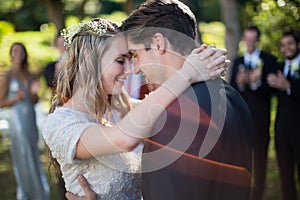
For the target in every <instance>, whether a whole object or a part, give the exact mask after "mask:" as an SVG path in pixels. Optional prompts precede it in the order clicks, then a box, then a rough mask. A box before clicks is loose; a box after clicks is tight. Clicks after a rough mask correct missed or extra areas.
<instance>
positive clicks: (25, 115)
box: [8, 77, 50, 200]
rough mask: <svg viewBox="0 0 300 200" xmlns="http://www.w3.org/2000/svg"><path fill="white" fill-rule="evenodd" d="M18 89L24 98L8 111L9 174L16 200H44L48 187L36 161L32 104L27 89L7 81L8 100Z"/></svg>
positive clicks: (47, 196)
mask: <svg viewBox="0 0 300 200" xmlns="http://www.w3.org/2000/svg"><path fill="white" fill-rule="evenodd" d="M19 88H22V90H23V91H24V94H25V98H24V99H23V100H22V101H19V102H18V103H16V104H14V105H13V106H12V107H11V108H10V117H9V125H10V139H11V149H10V151H11V158H12V162H13V170H14V174H15V178H16V181H17V199H21V200H27V199H28V200H29V199H30V200H48V199H50V197H49V193H50V189H49V184H48V181H47V178H46V175H45V172H44V170H43V167H42V163H41V161H40V154H39V150H38V146H37V141H38V132H37V126H36V121H35V111H34V104H33V103H32V102H31V100H30V97H29V90H28V88H27V87H26V86H25V85H24V84H22V83H20V82H19V81H17V80H16V79H15V78H14V77H11V81H10V85H9V90H8V98H13V97H14V96H16V95H17V92H18V89H19Z"/></svg>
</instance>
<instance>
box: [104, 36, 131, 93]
mask: <svg viewBox="0 0 300 200" xmlns="http://www.w3.org/2000/svg"><path fill="white" fill-rule="evenodd" d="M101 66H102V70H103V75H102V77H101V80H102V82H103V85H104V88H105V90H106V93H107V94H113V95H115V94H120V93H121V92H122V87H123V85H124V81H125V80H126V79H127V78H128V76H129V75H131V73H132V71H131V64H130V55H129V53H128V47H127V41H126V39H125V37H124V36H122V35H116V36H113V37H112V38H111V42H110V46H109V48H108V50H107V51H106V52H105V54H104V55H103V57H102V60H101Z"/></svg>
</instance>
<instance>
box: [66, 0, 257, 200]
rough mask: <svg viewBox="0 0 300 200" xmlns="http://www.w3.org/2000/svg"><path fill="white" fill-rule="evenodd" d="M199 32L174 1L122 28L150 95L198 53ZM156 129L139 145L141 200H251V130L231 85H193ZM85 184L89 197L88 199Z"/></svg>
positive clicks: (154, 6)
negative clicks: (185, 59)
mask: <svg viewBox="0 0 300 200" xmlns="http://www.w3.org/2000/svg"><path fill="white" fill-rule="evenodd" d="M196 27H197V23H196V20H195V17H194V15H193V14H192V12H191V11H190V9H189V8H188V7H187V6H186V5H184V4H183V3H181V2H179V1H177V0H148V1H146V2H145V3H144V4H142V5H141V6H140V7H139V8H138V9H137V10H135V11H133V12H132V13H131V15H130V16H129V17H128V18H127V19H126V20H125V21H124V22H123V24H122V26H121V30H122V31H126V34H127V37H128V39H129V43H128V46H129V49H130V51H131V53H132V54H133V57H134V64H135V73H143V74H144V75H145V76H146V79H147V80H148V82H149V85H150V88H152V89H155V88H156V87H157V86H159V85H160V84H161V83H163V82H164V81H165V80H166V79H167V78H168V77H169V76H171V75H172V73H173V72H174V71H175V70H178V69H180V68H181V66H182V64H183V60H180V59H176V55H177V57H178V54H180V55H182V56H185V55H187V54H189V53H190V52H191V50H192V49H193V48H194V47H195V39H196V37H197V28H196ZM224 59H225V58H224ZM154 62H155V64H156V67H155V68H151V67H150V66H151V64H153V63H154ZM157 64H158V65H159V67H157ZM165 66H173V67H172V68H170V67H165ZM162 98H163V97H162ZM159 121H160V122H161V123H160V124H159V123H158V124H157V127H156V128H155V130H153V136H152V137H151V138H148V139H146V140H145V144H144V150H143V157H142V193H143V199H144V200H168V199H172V200H182V199H189V200H193V199H195V200H196V199H197V200H198V199H205V200H206V199H215V200H222V199H231V200H234V199H237V200H246V199H250V194H251V172H252V148H253V145H252V142H253V124H252V119H251V117H250V114H249V111H248V109H247V106H246V104H245V103H244V101H243V100H242V98H241V97H240V95H239V94H238V92H237V91H235V90H234V89H233V88H232V87H231V86H230V85H229V84H228V83H226V82H225V81H223V80H222V79H221V78H219V79H216V80H212V81H207V82H202V83H197V84H194V85H192V86H191V87H190V88H189V89H188V90H187V91H186V92H185V93H184V94H182V95H181V96H180V97H178V98H177V100H176V101H174V102H173V103H172V104H171V105H169V107H168V108H167V110H166V112H165V113H164V114H163V115H162V119H161V120H159ZM82 178H83V177H79V182H81V183H83V187H84V189H85V191H86V194H87V196H86V197H87V198H88V199H93V197H95V196H91V195H94V193H93V192H92V191H91V190H90V189H89V188H88V183H87V182H85V180H84V179H82ZM67 197H68V198H70V199H72V198H73V199H75V198H77V197H74V196H72V195H71V194H67Z"/></svg>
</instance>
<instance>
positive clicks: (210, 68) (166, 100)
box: [76, 48, 228, 159]
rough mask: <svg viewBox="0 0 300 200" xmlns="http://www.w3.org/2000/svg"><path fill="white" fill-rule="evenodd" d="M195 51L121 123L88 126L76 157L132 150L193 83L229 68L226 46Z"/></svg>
mask: <svg viewBox="0 0 300 200" xmlns="http://www.w3.org/2000/svg"><path fill="white" fill-rule="evenodd" d="M197 51H200V50H199V49H198V50H196V51H195V52H196V53H197ZM195 52H194V54H191V55H190V56H188V58H187V59H186V61H185V63H184V65H183V67H182V68H181V69H180V70H178V71H176V72H175V73H174V74H173V75H172V76H171V77H170V78H169V79H168V80H167V81H165V82H164V83H163V85H161V86H160V87H159V88H158V89H156V90H155V91H154V92H152V93H151V95H149V96H148V97H147V98H146V99H145V100H144V101H143V102H142V103H140V104H139V105H137V106H136V107H135V108H134V109H133V110H132V111H130V112H129V113H128V114H127V115H126V116H125V117H124V118H123V119H122V120H121V121H120V122H119V123H118V124H116V125H114V126H113V127H105V126H101V125H100V126H93V127H89V128H87V129H86V130H85V131H84V133H83V134H82V136H81V137H80V140H79V142H78V143H77V148H76V149H77V150H76V158H78V159H86V158H90V157H93V156H98V155H103V154H114V153H120V152H124V151H130V150H132V149H133V148H134V147H136V146H137V145H138V144H139V143H140V142H141V139H142V138H145V137H148V136H149V135H150V134H151V130H152V127H153V126H154V124H155V121H156V120H157V119H158V118H159V116H160V115H161V113H162V112H163V111H164V110H165V108H166V107H167V106H168V105H169V104H170V103H171V102H172V101H174V100H175V99H176V98H177V97H178V96H179V95H180V94H182V93H183V92H184V91H185V90H186V89H187V88H188V87H189V86H190V85H191V84H192V83H195V82H199V81H203V80H208V79H211V78H215V77H218V76H220V74H222V73H223V72H224V70H226V65H227V64H228V63H227V61H228V60H226V58H225V56H224V55H226V53H227V52H226V51H225V50H218V51H216V49H214V48H208V49H207V50H205V51H203V52H201V53H199V54H195ZM216 52H217V53H216ZM195 66H197V67H195Z"/></svg>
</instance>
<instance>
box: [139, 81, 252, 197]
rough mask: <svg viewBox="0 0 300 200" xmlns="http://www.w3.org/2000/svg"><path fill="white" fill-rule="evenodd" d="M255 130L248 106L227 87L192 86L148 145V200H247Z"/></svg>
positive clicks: (145, 186)
mask: <svg viewBox="0 0 300 200" xmlns="http://www.w3.org/2000/svg"><path fill="white" fill-rule="evenodd" d="M253 129H254V128H253V123H252V119H251V116H250V113H249V111H248V108H247V106H246V104H245V102H244V101H243V99H242V98H241V96H240V95H239V93H238V92H237V91H236V90H235V89H233V88H232V87H231V86H230V85H229V84H228V83H226V82H225V81H223V80H222V79H217V80H214V81H208V82H206V84H205V83H197V84H194V85H192V87H191V88H189V89H188V90H187V91H186V92H185V93H184V94H183V95H181V96H180V97H179V98H178V99H177V100H176V101H174V102H173V103H172V104H171V105H170V106H169V107H168V108H167V111H166V113H165V114H163V115H162V118H161V120H159V123H158V124H157V127H156V129H155V130H154V132H157V134H156V135H154V136H153V137H152V138H150V139H149V140H146V142H145V146H144V153H143V157H142V169H143V172H144V173H143V178H142V191H143V197H144V199H145V200H160V199H161V200H169V199H172V200H185V199H189V200H193V199H197V200H198V199H201V200H202V199H203V200H213V199H214V200H222V199H224V200H228V199H231V200H234V199H240V200H246V199H249V198H250V191H251V187H250V184H251V167H252V148H253V131H254V130H253ZM162 147H164V148H162ZM183 152H184V153H183ZM199 156H200V157H199Z"/></svg>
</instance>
